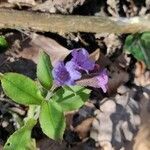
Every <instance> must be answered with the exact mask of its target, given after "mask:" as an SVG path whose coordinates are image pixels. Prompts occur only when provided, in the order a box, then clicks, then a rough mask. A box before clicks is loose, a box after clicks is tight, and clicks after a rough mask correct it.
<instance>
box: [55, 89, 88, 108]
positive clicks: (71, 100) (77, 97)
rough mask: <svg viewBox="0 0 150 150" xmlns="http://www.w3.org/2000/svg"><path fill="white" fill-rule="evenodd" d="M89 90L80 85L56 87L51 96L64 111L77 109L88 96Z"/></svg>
mask: <svg viewBox="0 0 150 150" xmlns="http://www.w3.org/2000/svg"><path fill="white" fill-rule="evenodd" d="M89 93H90V90H89V89H86V88H84V87H81V86H72V87H64V88H60V89H58V90H57V91H56V92H55V94H54V96H53V97H52V99H53V100H55V101H56V102H57V103H58V104H60V105H61V107H62V108H63V110H64V111H72V110H75V109H79V108H80V107H81V106H82V105H84V103H85V102H86V101H87V100H88V98H89Z"/></svg>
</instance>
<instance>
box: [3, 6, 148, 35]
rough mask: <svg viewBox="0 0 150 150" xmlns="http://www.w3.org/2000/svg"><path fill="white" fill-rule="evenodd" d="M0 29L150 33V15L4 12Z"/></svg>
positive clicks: (5, 10)
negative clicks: (114, 16)
mask: <svg viewBox="0 0 150 150" xmlns="http://www.w3.org/2000/svg"><path fill="white" fill-rule="evenodd" d="M0 28H1V29H2V28H5V29H7V28H10V29H24V30H34V31H40V32H58V33H60V34H61V33H62V34H63V33H68V32H78V31H80V32H93V33H135V32H144V31H150V16H144V17H134V18H130V19H127V18H117V19H115V18H109V17H102V16H75V15H74V16H71V15H56V14H53V15H51V14H48V13H37V12H29V11H28V12H27V11H17V10H7V9H0Z"/></svg>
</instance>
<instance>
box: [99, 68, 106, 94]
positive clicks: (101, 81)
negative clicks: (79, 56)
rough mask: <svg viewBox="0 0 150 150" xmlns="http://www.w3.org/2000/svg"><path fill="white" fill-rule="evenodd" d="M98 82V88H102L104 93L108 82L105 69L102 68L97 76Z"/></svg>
mask: <svg viewBox="0 0 150 150" xmlns="http://www.w3.org/2000/svg"><path fill="white" fill-rule="evenodd" d="M97 80H98V82H99V83H98V84H99V86H100V88H102V90H103V92H104V93H106V91H107V83H108V75H107V71H106V69H104V70H103V71H102V72H101V73H100V74H99V76H97Z"/></svg>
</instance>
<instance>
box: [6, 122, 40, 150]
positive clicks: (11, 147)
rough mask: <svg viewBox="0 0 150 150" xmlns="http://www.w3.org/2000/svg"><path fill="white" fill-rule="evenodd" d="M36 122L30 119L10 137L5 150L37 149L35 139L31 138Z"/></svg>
mask: <svg viewBox="0 0 150 150" xmlns="http://www.w3.org/2000/svg"><path fill="white" fill-rule="evenodd" d="M36 123H37V121H36V120H34V119H29V120H28V121H27V122H26V124H25V125H24V126H23V127H21V128H20V129H19V130H17V131H16V132H14V133H13V134H12V135H11V136H10V137H9V138H8V140H7V142H6V144H5V146H4V150H36V145H35V141H34V139H32V138H31V131H32V128H33V127H34V126H35V124H36Z"/></svg>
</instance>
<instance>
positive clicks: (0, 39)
mask: <svg viewBox="0 0 150 150" xmlns="http://www.w3.org/2000/svg"><path fill="white" fill-rule="evenodd" d="M7 48H8V43H7V41H6V39H5V37H4V36H0V52H2V51H4V50H6V49H7Z"/></svg>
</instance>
